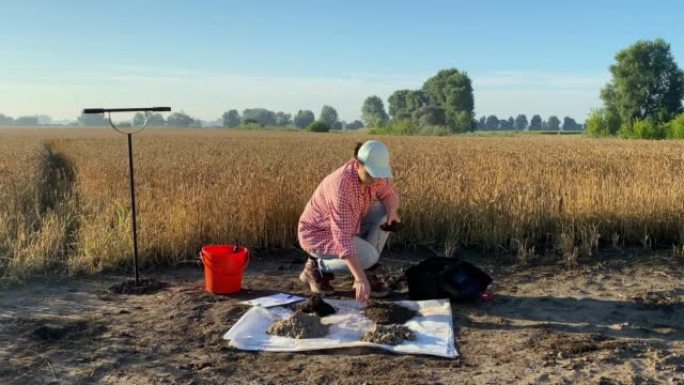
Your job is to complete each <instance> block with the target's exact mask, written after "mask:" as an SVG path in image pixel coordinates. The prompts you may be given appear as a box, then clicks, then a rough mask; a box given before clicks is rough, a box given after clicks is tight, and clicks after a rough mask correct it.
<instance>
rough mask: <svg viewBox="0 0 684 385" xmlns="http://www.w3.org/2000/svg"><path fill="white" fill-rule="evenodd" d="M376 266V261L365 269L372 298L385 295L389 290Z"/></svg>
mask: <svg viewBox="0 0 684 385" xmlns="http://www.w3.org/2000/svg"><path fill="white" fill-rule="evenodd" d="M378 266H380V265H379V264H377V263H376V264H375V265H373V266H371V267H369V268H368V269H366V278H368V283H369V284H370V287H371V294H370V295H371V297H373V298H382V297H387V295H389V292H390V291H389V289H388V288H387V285H386V284H385V281H383V279H382V278H381V277H380V276H379V275H378V273H377V270H378Z"/></svg>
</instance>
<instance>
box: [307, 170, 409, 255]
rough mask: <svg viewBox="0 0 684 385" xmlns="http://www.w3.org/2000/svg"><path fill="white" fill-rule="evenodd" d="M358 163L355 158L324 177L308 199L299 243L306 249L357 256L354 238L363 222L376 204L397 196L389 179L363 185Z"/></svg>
mask: <svg viewBox="0 0 684 385" xmlns="http://www.w3.org/2000/svg"><path fill="white" fill-rule="evenodd" d="M356 162H357V161H356V160H355V159H352V160H350V161H349V162H347V163H345V164H344V166H342V167H340V168H339V169H337V170H335V171H333V172H332V173H331V174H330V175H328V176H327V177H325V179H323V181H322V182H321V184H319V185H318V188H316V191H315V192H314V194H313V196H312V197H311V199H309V203H307V205H306V208H305V209H304V212H303V213H302V216H301V217H300V218H299V229H298V235H299V244H300V246H301V247H302V248H303V249H304V250H306V251H312V252H315V253H318V254H325V255H337V256H338V257H343V256H344V257H347V256H358V254H357V253H356V248H355V247H354V243H353V241H352V237H354V236H355V235H358V234H359V231H360V229H361V221H362V219H363V218H364V217H365V216H366V214H367V213H368V210H369V209H370V207H371V205H372V204H373V202H375V201H382V200H384V199H386V198H387V197H389V196H391V195H394V194H396V192H395V191H394V188H393V187H392V184H391V183H390V182H389V181H387V180H386V179H382V180H380V181H378V182H376V183H374V184H373V185H372V186H363V185H362V184H361V180H359V174H358V171H356Z"/></svg>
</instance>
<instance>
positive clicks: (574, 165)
mask: <svg viewBox="0 0 684 385" xmlns="http://www.w3.org/2000/svg"><path fill="white" fill-rule="evenodd" d="M1 135H2V139H3V142H2V143H1V144H0V182H1V183H2V184H1V185H0V196H1V197H2V198H1V199H0V205H2V213H0V221H1V222H0V252H2V261H3V262H2V264H0V266H1V267H2V269H3V270H4V274H5V275H7V274H11V275H15V276H17V275H18V276H21V275H22V274H25V273H26V272H28V271H40V270H43V269H46V268H49V267H50V266H54V265H56V266H60V267H63V268H65V269H67V270H68V271H70V272H79V271H86V272H90V271H98V270H102V269H107V268H111V267H118V266H122V265H124V264H127V263H129V262H128V261H129V260H130V253H131V252H130V250H131V240H130V226H131V222H130V215H129V195H128V168H127V158H126V154H127V153H126V151H127V149H126V140H125V137H124V136H122V135H118V134H115V133H110V132H109V131H87V130H80V131H66V130H65V131H36V132H32V133H31V134H19V133H18V132H16V131H15V132H3V133H2V134H1ZM368 138H369V137H368V136H365V135H333V134H318V135H317V134H300V133H291V132H268V133H263V132H261V133H260V132H229V131H222V130H202V131H172V130H166V131H153V130H150V131H146V132H144V133H143V134H141V135H138V136H136V137H135V144H134V145H135V155H136V180H137V189H138V190H137V192H138V212H139V231H140V236H139V245H140V251H141V255H142V260H143V263H144V264H158V263H173V262H177V261H181V260H185V259H192V258H195V256H196V254H197V252H198V250H199V249H200V248H201V246H202V245H204V244H208V243H226V242H231V243H232V242H239V243H241V244H245V245H249V246H251V247H267V248H281V247H285V248H287V247H292V246H294V245H295V244H296V224H297V220H298V218H299V215H300V214H301V211H302V209H303V207H304V205H305V204H306V201H307V200H308V198H309V197H310V195H311V193H312V192H313V190H314V189H315V187H316V186H317V184H318V183H319V182H320V180H321V179H322V178H323V177H324V176H325V175H327V174H328V173H329V172H330V171H332V170H334V169H335V168H337V167H339V166H340V165H341V164H342V163H343V162H344V161H346V160H347V159H349V158H350V157H351V152H352V150H353V147H354V143H355V142H356V141H362V140H366V139H368ZM383 140H384V141H385V142H386V143H387V144H388V146H389V148H390V150H391V151H392V154H393V165H394V169H395V176H396V180H395V184H396V186H397V188H398V190H399V191H400V192H401V195H402V200H403V203H402V211H401V215H402V217H403V218H404V221H405V223H406V227H405V228H404V229H405V230H403V231H402V233H400V234H398V236H397V237H395V238H393V239H392V246H402V245H411V244H429V245H432V246H433V247H438V248H442V247H443V248H444V249H446V250H447V251H449V250H451V249H453V248H455V247H459V246H469V247H479V248H485V249H495V248H501V247H503V248H505V249H508V250H511V251H512V252H514V253H517V255H519V257H520V259H521V261H523V262H525V261H530V260H534V259H535V258H536V257H537V255H538V254H541V253H544V252H548V251H555V253H556V254H557V255H559V256H560V257H562V258H564V260H565V262H566V263H567V264H568V265H573V264H575V263H577V259H578V258H581V257H587V256H590V255H591V253H592V251H593V250H595V249H596V248H597V247H598V246H599V244H601V245H606V246H614V247H623V246H625V245H637V246H642V247H646V248H648V247H656V246H667V247H673V245H681V244H683V243H684V242H683V241H684V220H683V219H682V218H684V215H683V214H684V201H683V200H682V199H681V197H682V196H684V167H682V166H683V163H684V160H683V157H682V154H683V153H684V143H680V142H674V141H659V142H650V141H622V140H593V139H585V138H577V137H573V138H568V137H546V136H543V137H516V138H487V137H457V138H419V137H407V138H404V137H402V138H399V137H387V138H383ZM45 143H47V144H48V147H47V150H46V147H45ZM48 150H49V151H48ZM15 153H20V155H15ZM17 166H19V167H17ZM46 170H47V171H46ZM55 170H61V171H60V172H59V173H57V174H55ZM49 175H53V176H49ZM55 175H57V176H55ZM59 175H62V176H59ZM17 181H22V182H21V183H19V182H17ZM46 181H47V183H46ZM46 187H49V188H50V189H52V190H55V191H56V192H55V193H54V194H52V195H51V194H46V193H45V190H46ZM41 196H42V197H43V198H39V197H41ZM46 196H47V197H48V198H45V197H46ZM49 197H51V198H49ZM41 201H45V202H48V203H49V204H43V203H41V204H38V205H37V206H42V207H43V208H42V209H38V210H37V209H36V202H41ZM675 250H679V249H677V248H676V247H675ZM27 255H30V256H31V257H30V258H29V257H27ZM8 261H11V262H9V263H8Z"/></svg>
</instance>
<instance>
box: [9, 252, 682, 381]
mask: <svg viewBox="0 0 684 385" xmlns="http://www.w3.org/2000/svg"><path fill="white" fill-rule="evenodd" d="M255 254H257V255H254V258H253V262H252V263H251V265H250V267H249V269H248V271H247V273H246V277H245V281H244V283H243V287H244V288H245V290H244V291H243V292H242V293H241V294H239V295H235V296H215V295H211V294H207V293H204V292H203V291H202V286H203V276H202V270H201V269H200V268H199V267H198V266H185V267H177V268H174V269H164V270H161V271H160V270H158V271H154V272H145V274H144V276H145V277H151V278H156V279H159V280H162V281H164V282H166V283H168V286H167V287H166V288H164V289H162V290H161V291H159V292H157V293H155V294H150V295H118V294H111V293H109V292H108V291H107V288H108V287H109V286H111V285H113V284H116V283H120V282H122V281H123V280H124V278H127V277H123V276H121V275H115V274H103V275H100V276H96V277H91V278H67V277H54V276H52V277H38V278H35V279H33V280H32V281H31V283H30V284H26V285H23V286H20V287H12V288H5V289H3V290H2V291H0V293H1V294H0V341H1V342H0V384H298V383H302V384H398V383H402V384H414V383H415V384H436V383H441V384H509V383H510V384H571V383H581V384H684V309H683V307H684V305H683V304H684V269H683V265H682V263H681V261H679V262H673V261H672V257H670V256H669V255H667V254H666V253H663V254H661V255H658V254H650V255H646V256H644V255H642V256H632V255H628V253H617V254H614V255H603V256H602V257H601V258H595V259H594V261H593V262H591V263H590V264H586V265H584V266H582V267H579V268H576V269H567V268H565V267H563V266H561V265H540V266H531V267H522V266H514V265H513V266H510V265H507V264H506V263H504V262H505V261H503V262H502V260H501V259H499V260H498V261H496V260H494V259H477V260H475V259H471V260H472V261H479V262H475V263H476V264H478V265H479V266H482V267H484V268H485V269H486V270H488V271H489V272H491V273H492V274H493V276H494V277H495V283H494V286H493V289H494V290H495V291H496V292H497V296H496V298H495V299H494V301H492V302H490V303H476V304H453V316H454V325H455V336H456V345H457V349H458V351H459V353H460V354H461V357H460V358H459V359H456V360H448V359H440V358H433V357H428V356H411V355H397V354H391V353H385V352H383V351H380V350H375V349H339V350H333V351H322V352H310V353H297V354H292V353H263V352H259V353H257V352H243V351H238V350H235V349H233V348H230V347H229V346H228V342H227V341H224V340H222V339H221V336H222V335H223V333H225V332H226V331H227V330H228V329H229V328H230V327H231V326H232V325H233V324H234V323H235V322H236V321H237V320H238V319H239V318H240V316H241V315H242V314H243V313H244V312H245V310H246V307H244V306H242V305H239V304H238V302H239V301H240V300H244V299H249V298H255V297H258V296H261V295H266V294H271V293H274V292H276V291H289V292H293V293H298V294H302V295H304V294H306V292H305V291H304V287H303V286H302V285H301V284H300V283H299V282H298V281H297V279H296V276H297V274H298V273H299V271H300V269H301V268H302V266H303V258H302V257H301V255H299V254H296V253H282V254H280V255H269V256H265V255H262V256H259V255H258V253H255ZM411 254H413V255H414V258H415V254H416V253H403V254H401V255H397V254H394V255H393V254H389V255H388V256H387V257H386V258H385V261H386V263H387V264H388V265H389V267H390V268H391V269H390V270H391V271H392V272H394V273H395V274H396V273H398V272H399V271H400V269H401V268H403V267H406V266H408V265H409V264H410V259H409V255H411ZM470 257H472V256H470ZM333 283H334V285H335V286H336V287H337V288H339V289H342V290H344V291H343V293H342V295H343V296H347V297H349V296H351V283H352V282H351V280H347V279H339V278H338V279H336V280H335V281H334V282H333ZM394 298H395V299H402V298H405V294H403V295H402V294H401V293H399V294H395V295H394Z"/></svg>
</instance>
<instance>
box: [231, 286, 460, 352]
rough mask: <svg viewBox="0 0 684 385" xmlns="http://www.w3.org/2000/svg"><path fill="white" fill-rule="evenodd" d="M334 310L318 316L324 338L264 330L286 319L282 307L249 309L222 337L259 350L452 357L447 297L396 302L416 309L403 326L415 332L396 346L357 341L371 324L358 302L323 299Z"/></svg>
mask: <svg viewBox="0 0 684 385" xmlns="http://www.w3.org/2000/svg"><path fill="white" fill-rule="evenodd" d="M325 301H326V302H327V303H329V304H330V305H332V306H333V307H334V308H335V310H336V311H337V313H335V314H332V315H329V316H327V317H324V318H322V319H321V322H322V323H324V324H326V325H329V326H330V327H329V333H328V335H327V336H325V337H324V338H307V339H295V338H287V337H278V336H272V335H270V334H268V333H266V329H268V327H269V326H271V324H273V322H275V321H279V320H282V319H286V318H288V317H289V316H290V315H291V314H292V311H291V310H289V309H286V308H284V307H273V308H262V307H253V308H251V309H249V310H248V311H247V312H246V313H245V314H244V315H243V316H242V317H241V318H240V319H239V320H238V322H236V323H235V325H233V327H232V328H231V329H230V330H229V331H228V332H227V333H226V334H225V335H224V336H223V338H224V339H226V340H230V346H233V347H236V348H238V349H242V350H263V351H271V352H297V351H305V350H319V349H336V348H345V347H362V346H374V347H379V348H382V349H385V350H388V351H392V352H396V353H409V354H428V355H434V356H440V357H447V358H455V357H457V356H458V353H457V352H456V347H455V346H454V330H453V325H452V319H451V305H450V303H449V300H446V299H441V300H429V301H398V302H397V303H398V304H400V305H402V306H406V307H408V308H411V309H414V310H416V311H418V313H419V315H418V316H416V317H413V318H412V319H411V320H409V321H408V322H406V323H405V324H404V325H405V326H406V327H408V328H409V329H411V331H413V333H414V334H415V335H416V339H415V340H413V341H408V340H407V341H404V342H403V343H401V344H400V345H396V346H392V345H382V344H375V343H371V342H362V341H360V339H361V337H363V335H364V334H366V332H367V331H368V330H370V328H371V327H372V326H373V322H372V321H371V320H369V319H368V318H366V316H365V315H363V313H362V305H360V304H359V303H358V302H356V301H349V300H333V299H326V300H325Z"/></svg>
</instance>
